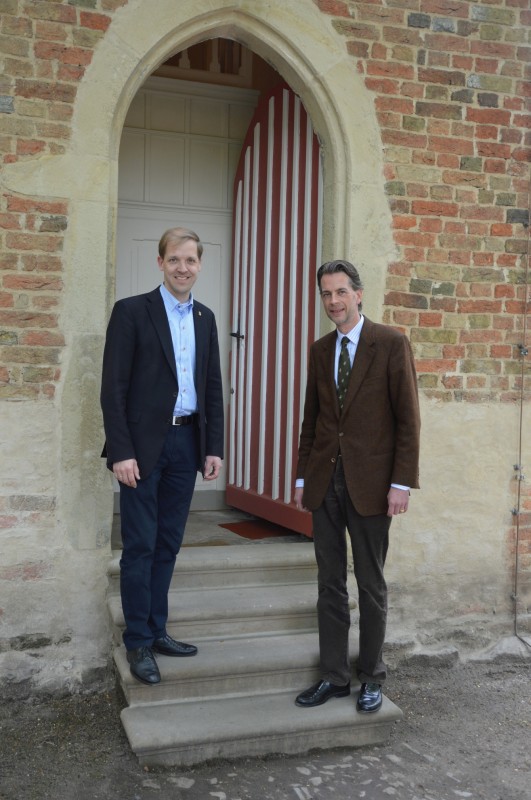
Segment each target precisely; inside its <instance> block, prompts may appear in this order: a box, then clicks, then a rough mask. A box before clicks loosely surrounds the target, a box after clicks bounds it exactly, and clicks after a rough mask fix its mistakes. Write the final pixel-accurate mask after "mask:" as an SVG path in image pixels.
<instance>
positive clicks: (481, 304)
mask: <svg viewBox="0 0 531 800" xmlns="http://www.w3.org/2000/svg"><path fill="white" fill-rule="evenodd" d="M458 311H459V313H460V314H500V313H501V311H502V304H501V302H499V301H497V300H462V301H459V304H458Z"/></svg>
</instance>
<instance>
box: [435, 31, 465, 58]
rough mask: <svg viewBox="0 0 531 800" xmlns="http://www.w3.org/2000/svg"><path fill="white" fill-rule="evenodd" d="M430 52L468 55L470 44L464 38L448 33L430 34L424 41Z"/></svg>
mask: <svg viewBox="0 0 531 800" xmlns="http://www.w3.org/2000/svg"><path fill="white" fill-rule="evenodd" d="M424 45H425V47H426V48H427V49H428V50H431V51H433V50H439V51H440V52H444V53H451V52H456V53H468V49H469V43H468V41H467V39H465V38H464V37H463V36H452V35H451V34H446V33H428V34H426V38H425V40H424Z"/></svg>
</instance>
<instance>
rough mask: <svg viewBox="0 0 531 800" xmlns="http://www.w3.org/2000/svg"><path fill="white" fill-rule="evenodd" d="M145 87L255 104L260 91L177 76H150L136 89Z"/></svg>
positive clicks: (151, 89)
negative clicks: (188, 79)
mask: <svg viewBox="0 0 531 800" xmlns="http://www.w3.org/2000/svg"><path fill="white" fill-rule="evenodd" d="M143 89H147V90H148V91H150V92H156V93H157V94H172V95H175V94H182V95H185V96H186V97H198V96H199V97H208V98H209V99H210V98H211V99H213V100H220V99H221V100H225V101H229V102H234V103H238V102H239V103H241V102H248V103H251V104H254V105H255V106H256V104H257V102H258V98H259V96H260V92H259V91H258V90H257V89H242V88H239V87H236V86H235V87H232V86H218V85H217V84H215V85H214V84H211V83H201V82H200V81H187V80H180V79H178V78H164V77H160V76H158V77H157V76H154V75H152V76H150V77H149V78H147V80H146V81H144V83H143V84H142V86H140V88H139V89H138V91H139V92H141V91H142V90H143Z"/></svg>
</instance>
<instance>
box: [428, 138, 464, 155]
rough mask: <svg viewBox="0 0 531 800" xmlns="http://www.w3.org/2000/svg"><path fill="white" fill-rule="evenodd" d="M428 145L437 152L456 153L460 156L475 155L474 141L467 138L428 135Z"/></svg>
mask: <svg viewBox="0 0 531 800" xmlns="http://www.w3.org/2000/svg"><path fill="white" fill-rule="evenodd" d="M428 147H429V148H430V150H435V152H439V153H457V154H458V155H462V156H471V155H475V149H474V142H473V141H469V140H467V139H453V138H451V137H443V136H430V138H429V139H428Z"/></svg>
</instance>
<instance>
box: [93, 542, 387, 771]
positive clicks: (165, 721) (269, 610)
mask: <svg viewBox="0 0 531 800" xmlns="http://www.w3.org/2000/svg"><path fill="white" fill-rule="evenodd" d="M115 555H116V554H115ZM316 596H317V586H316V566H315V558H314V554H313V547H311V546H308V545H306V544H300V543H297V544H287V543H284V542H283V543H279V544H271V543H268V544H267V545H247V546H246V545H243V546H230V545H228V546H225V547H223V546H221V547H219V546H205V547H184V548H183V549H182V550H181V553H180V554H179V558H178V559H177V566H176V569H175V573H174V578H173V584H172V588H171V592H170V598H169V600H170V614H169V622H168V632H169V633H170V635H172V636H174V637H175V638H177V639H181V640H183V641H190V642H193V643H194V644H197V645H198V647H199V653H198V655H197V656H195V657H194V658H183V659H180V658H169V657H166V656H157V662H158V665H159V668H160V672H161V675H162V682H161V683H160V684H158V685H157V686H154V687H150V686H144V685H143V684H141V683H139V682H138V681H135V680H134V679H133V678H132V676H131V674H130V672H129V665H128V663H127V660H126V657H125V650H124V648H123V646H122V644H121V633H122V629H123V624H124V622H123V615H122V610H121V603H120V596H119V566H118V557H115V558H114V559H113V561H112V562H111V565H110V569H109V597H108V605H109V611H110V615H111V620H112V623H113V630H114V637H115V650H114V660H115V663H116V668H117V672H118V676H119V680H120V683H121V686H122V689H123V692H124V695H125V698H126V700H127V703H128V707H127V708H125V709H124V710H123V711H122V723H123V726H124V728H125V731H126V734H127V736H128V739H129V742H130V744H131V748H132V750H133V751H134V752H135V753H136V755H137V756H138V758H139V761H140V763H141V764H142V765H147V766H152V765H164V766H184V765H192V764H197V763H200V762H204V761H207V760H209V759H213V758H235V757H241V756H257V755H266V754H273V753H300V752H307V751H308V750H310V749H312V748H330V747H339V746H352V747H357V746H360V745H367V744H376V743H379V742H382V741H385V739H386V738H387V737H388V735H389V732H390V729H391V727H392V725H393V724H394V722H395V721H396V720H397V719H399V718H400V717H401V711H400V710H399V709H398V708H397V706H395V705H394V704H393V703H392V702H391V701H390V700H388V699H387V698H384V704H383V707H382V709H381V710H380V711H379V712H378V713H376V714H372V715H361V714H358V713H356V710H355V700H356V694H357V692H356V687H355V686H354V687H353V692H352V695H351V697H350V698H347V699H340V700H335V699H334V700H331V701H329V702H328V703H326V704H325V705H323V706H319V707H317V708H313V709H301V708H298V707H297V706H296V705H295V704H294V699H295V696H296V694H297V693H298V692H299V691H301V690H302V689H305V688H307V687H308V686H309V685H310V684H311V683H313V682H315V681H316V680H318V679H319V669H318V662H319V655H318V640H317V623H316V612H315V602H316Z"/></svg>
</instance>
